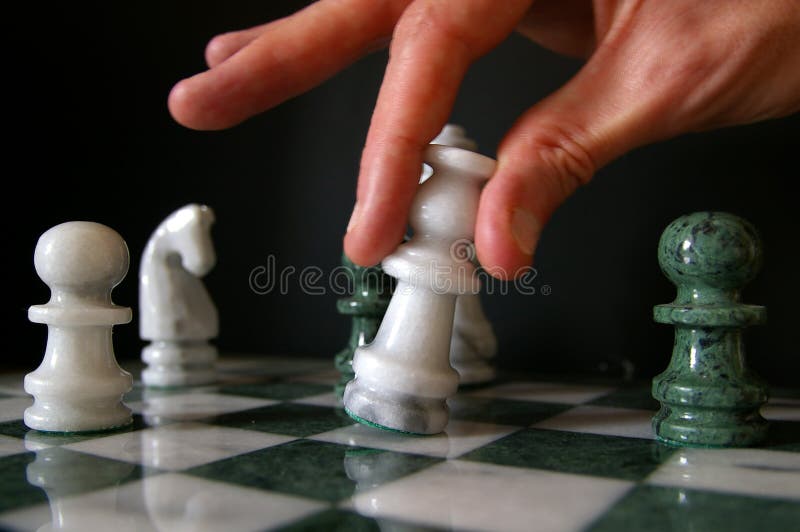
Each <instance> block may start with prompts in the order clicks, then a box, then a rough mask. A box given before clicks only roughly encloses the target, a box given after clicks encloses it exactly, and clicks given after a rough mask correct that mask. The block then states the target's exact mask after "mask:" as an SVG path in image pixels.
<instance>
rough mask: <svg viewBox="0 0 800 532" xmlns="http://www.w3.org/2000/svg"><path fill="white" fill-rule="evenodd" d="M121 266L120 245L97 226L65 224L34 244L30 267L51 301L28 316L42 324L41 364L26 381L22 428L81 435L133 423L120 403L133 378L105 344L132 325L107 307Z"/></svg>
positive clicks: (124, 257) (124, 260) (124, 256)
mask: <svg viewBox="0 0 800 532" xmlns="http://www.w3.org/2000/svg"><path fill="white" fill-rule="evenodd" d="M128 262H129V256H128V246H127V245H126V244H125V241H124V240H122V237H120V236H119V234H117V232H116V231H114V230H113V229H111V228H109V227H106V226H104V225H101V224H97V223H93V222H67V223H63V224H61V225H57V226H55V227H53V228H51V229H50V230H48V231H47V232H45V233H44V234H43V235H42V236H41V237H40V238H39V242H38V243H37V244H36V251H35V253H34V264H35V266H36V273H37V274H39V277H40V278H41V279H42V281H44V283H45V284H46V285H47V286H49V287H50V294H51V295H50V301H49V302H47V303H46V304H44V305H36V306H33V307H31V308H30V309H29V310H28V319H30V320H31V321H32V322H34V323H45V324H47V348H46V350H45V354H44V360H43V361H42V364H41V365H40V366H39V367H38V368H37V369H36V371H34V372H32V373H29V374H28V375H26V376H25V391H26V392H28V393H29V394H31V395H33V397H34V403H33V406H31V407H30V408H28V409H27V410H25V416H24V421H25V424H26V425H27V426H28V427H30V428H32V429H36V430H41V431H49V432H83V431H95V430H106V429H111V428H115V427H119V426H123V425H127V424H129V423H131V422H132V418H131V411H130V409H128V408H127V407H126V406H125V405H123V404H122V395H123V394H125V392H127V391H129V390H130V389H131V384H132V378H131V375H130V374H129V373H128V372H126V371H123V370H122V369H121V368H120V367H119V366H118V365H117V360H116V358H115V356H114V346H113V343H112V340H111V329H112V326H114V325H117V324H120V323H128V322H129V321H131V309H129V308H127V307H118V306H117V305H115V304H114V303H112V301H111V290H112V289H113V288H114V287H115V286H116V285H118V284H119V283H120V282H121V281H122V279H123V278H125V274H126V273H127V272H128Z"/></svg>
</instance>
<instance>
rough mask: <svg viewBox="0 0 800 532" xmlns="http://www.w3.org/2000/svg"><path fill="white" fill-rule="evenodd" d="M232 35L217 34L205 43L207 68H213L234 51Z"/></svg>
mask: <svg viewBox="0 0 800 532" xmlns="http://www.w3.org/2000/svg"><path fill="white" fill-rule="evenodd" d="M233 40H234V39H233V36H232V35H231V34H229V33H224V34H222V35H217V36H216V37H214V38H213V39H211V40H210V41H208V44H207V45H206V50H205V58H206V64H207V65H208V67H209V68H214V67H215V66H217V65H218V64H220V63H222V62H223V61H225V60H226V59H227V58H229V57H230V56H231V55H233V54H234V53H235V52H236V49H237V48H236V47H235V45H234V42H233Z"/></svg>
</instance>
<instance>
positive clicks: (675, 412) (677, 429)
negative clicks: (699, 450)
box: [653, 404, 769, 447]
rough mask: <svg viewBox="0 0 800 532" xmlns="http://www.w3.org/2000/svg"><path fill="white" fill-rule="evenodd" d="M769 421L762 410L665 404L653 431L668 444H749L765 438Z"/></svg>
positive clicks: (700, 445)
mask: <svg viewBox="0 0 800 532" xmlns="http://www.w3.org/2000/svg"><path fill="white" fill-rule="evenodd" d="M768 426H769V424H768V422H767V420H765V419H764V418H763V417H761V414H759V412H758V410H757V409H756V410H751V409H748V410H723V409H711V408H692V407H687V406H686V405H675V406H674V407H673V406H669V405H663V404H662V405H661V410H659V412H658V413H657V414H656V415H655V416H654V417H653V431H654V432H655V434H656V437H657V438H658V439H659V440H661V441H662V442H664V443H668V444H671V445H680V446H690V447H692V446H696V447H746V446H750V445H755V444H757V443H759V442H761V441H763V440H764V438H765V437H766V435H767V429H768Z"/></svg>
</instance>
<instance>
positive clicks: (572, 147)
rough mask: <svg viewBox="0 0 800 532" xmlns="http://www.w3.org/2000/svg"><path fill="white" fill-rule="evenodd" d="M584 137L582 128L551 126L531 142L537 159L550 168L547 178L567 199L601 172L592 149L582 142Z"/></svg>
mask: <svg viewBox="0 0 800 532" xmlns="http://www.w3.org/2000/svg"><path fill="white" fill-rule="evenodd" d="M584 136H585V135H584V134H583V133H582V132H580V131H579V129H578V128H571V129H568V128H566V127H562V126H551V127H548V128H543V129H542V130H540V131H539V132H538V133H537V135H536V137H534V138H532V139H531V140H532V142H533V150H534V152H535V159H536V160H537V161H539V162H540V163H541V164H543V165H544V166H545V168H546V169H547V171H546V172H545V173H544V175H545V176H547V177H548V178H549V179H550V180H552V185H553V186H554V187H558V188H560V189H561V191H562V192H563V195H564V196H565V197H566V196H568V195H570V194H572V193H573V192H574V191H575V190H576V189H577V188H578V187H580V186H581V185H585V184H587V183H588V182H589V181H590V180H591V179H592V176H593V175H594V173H595V171H596V169H597V165H596V164H595V162H594V160H593V158H592V156H591V154H590V153H589V150H588V149H586V147H585V145H584V143H583V142H582V141H581V140H579V139H581V138H582V137H584Z"/></svg>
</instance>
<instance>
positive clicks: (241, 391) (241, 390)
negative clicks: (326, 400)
mask: <svg viewBox="0 0 800 532" xmlns="http://www.w3.org/2000/svg"><path fill="white" fill-rule="evenodd" d="M332 391H333V387H331V386H327V385H325V384H311V383H307V382H270V383H264V384H238V385H234V386H223V387H222V388H220V389H219V392H220V393H224V394H228V395H244V396H247V397H258V398H260V399H279V400H282V401H290V400H292V399H300V398H302V397H310V396H312V395H319V394H322V393H325V392H332Z"/></svg>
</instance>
